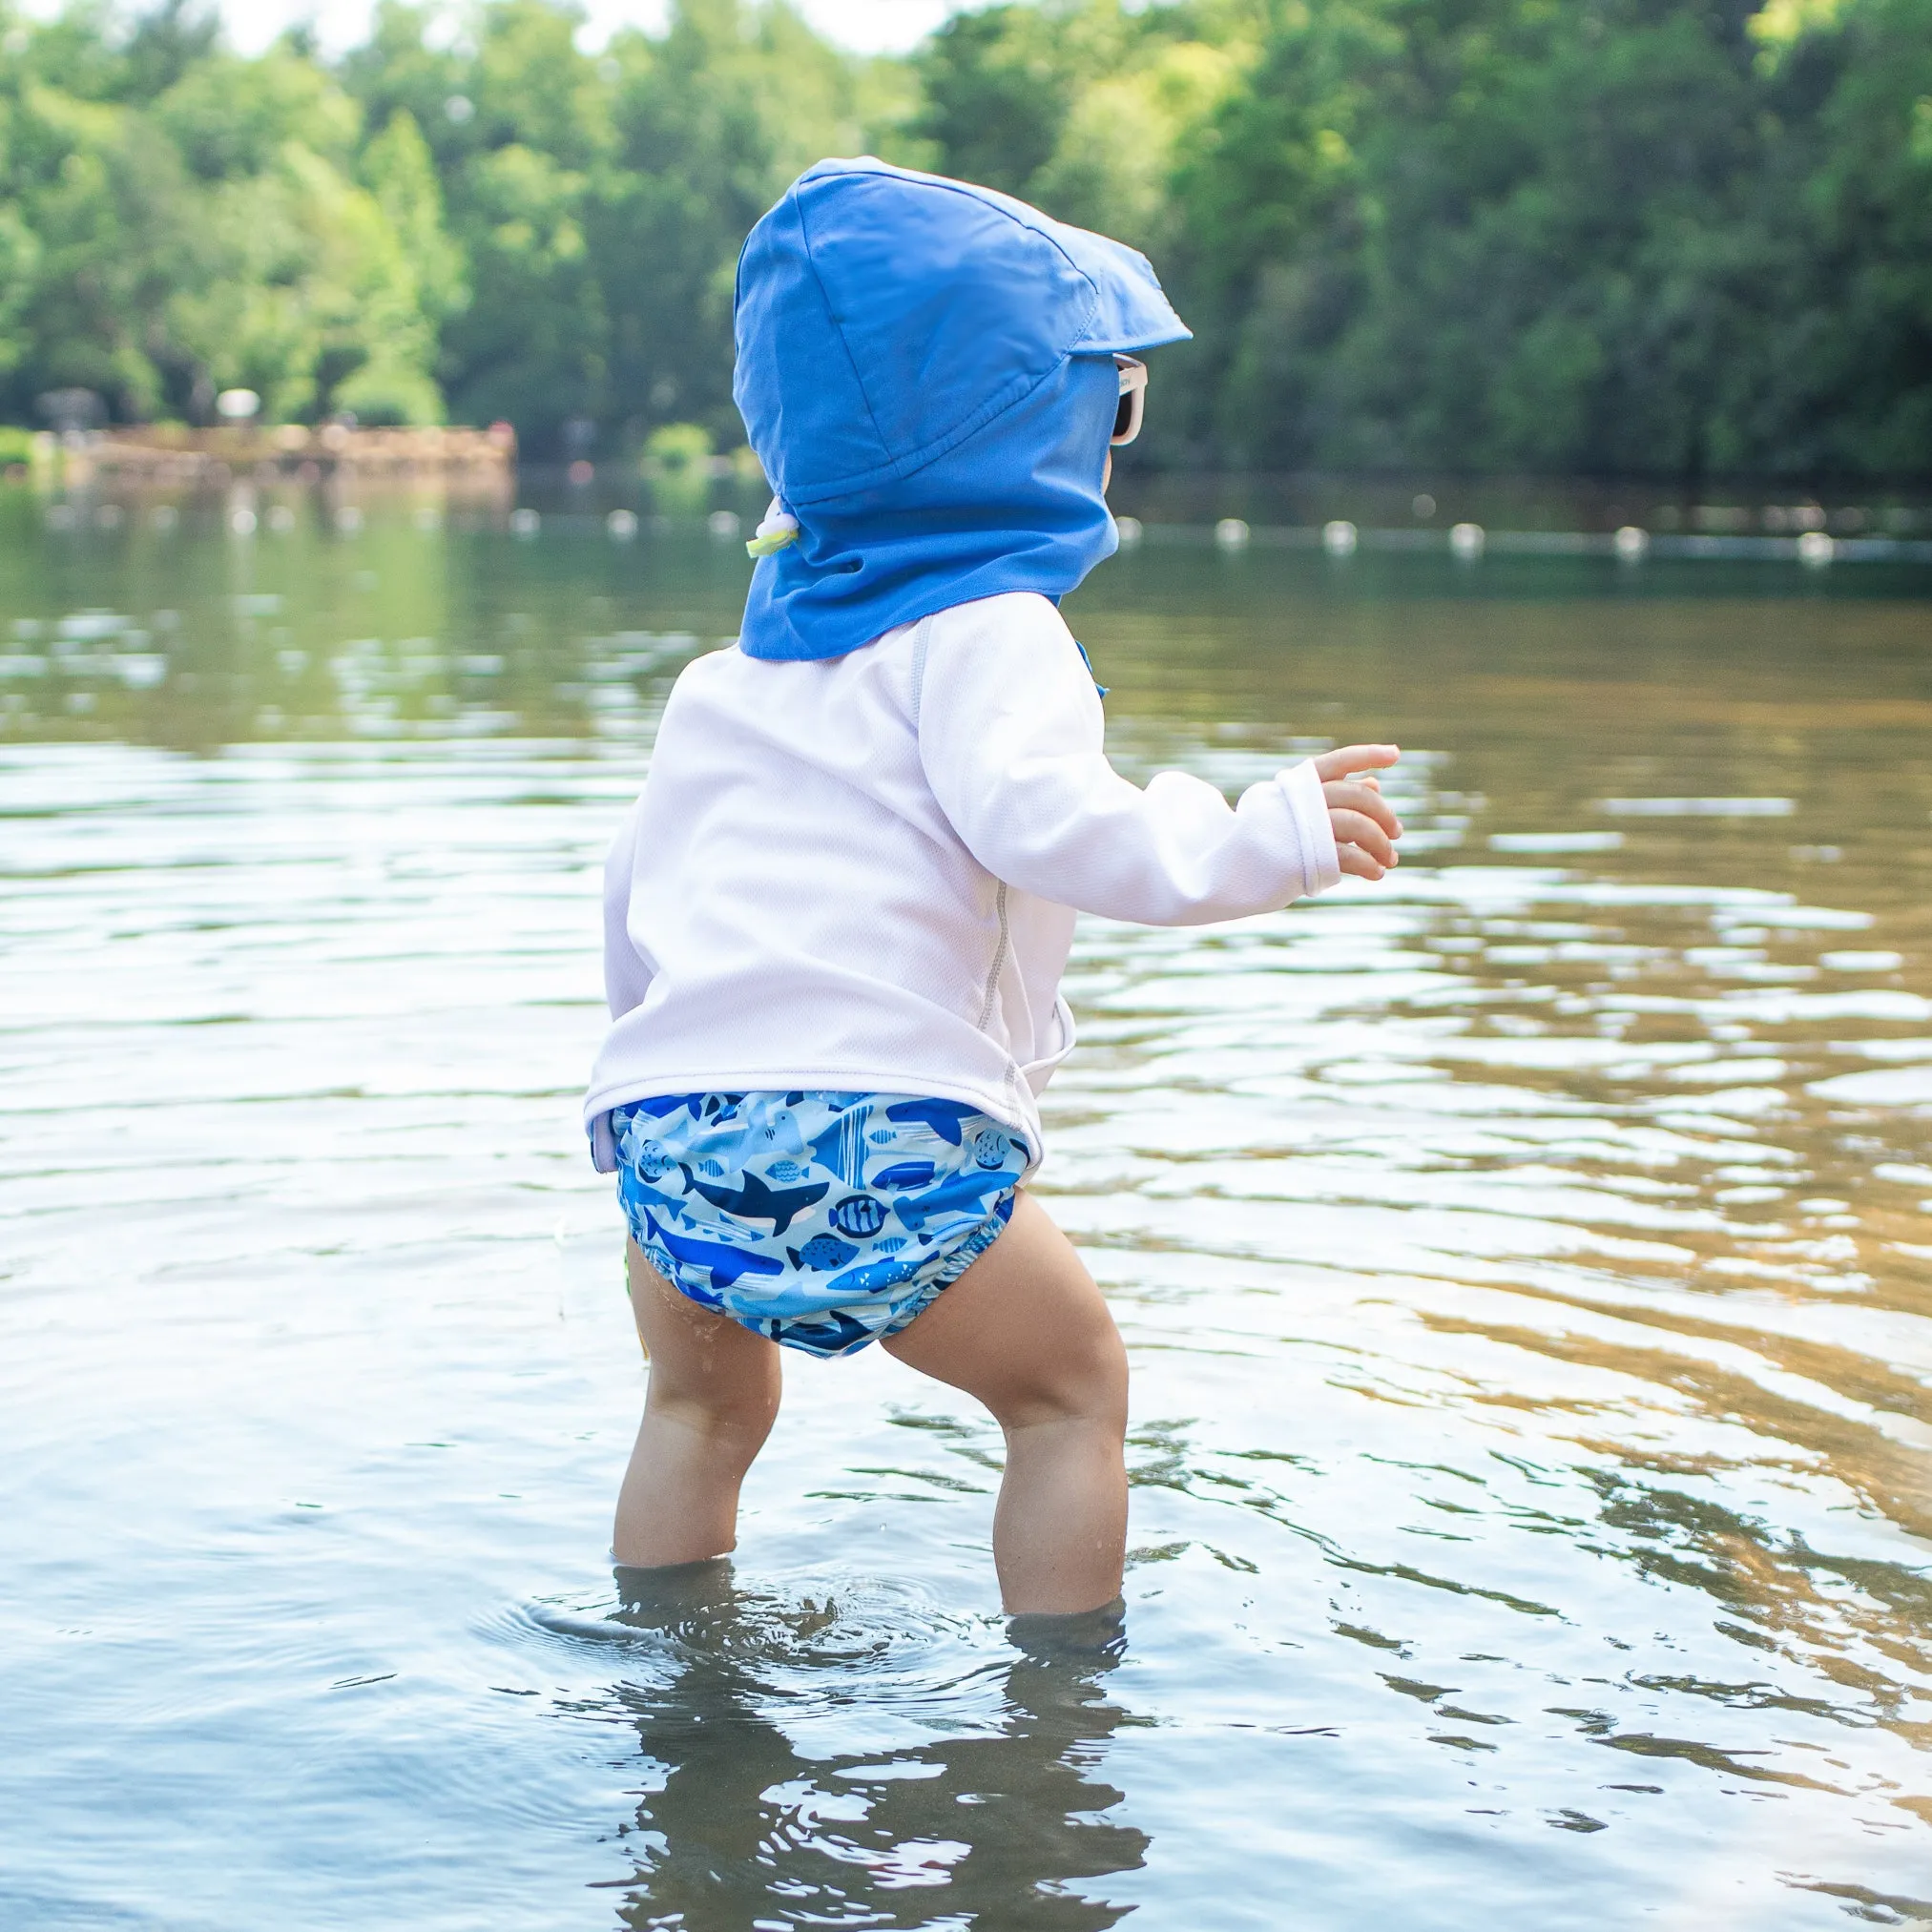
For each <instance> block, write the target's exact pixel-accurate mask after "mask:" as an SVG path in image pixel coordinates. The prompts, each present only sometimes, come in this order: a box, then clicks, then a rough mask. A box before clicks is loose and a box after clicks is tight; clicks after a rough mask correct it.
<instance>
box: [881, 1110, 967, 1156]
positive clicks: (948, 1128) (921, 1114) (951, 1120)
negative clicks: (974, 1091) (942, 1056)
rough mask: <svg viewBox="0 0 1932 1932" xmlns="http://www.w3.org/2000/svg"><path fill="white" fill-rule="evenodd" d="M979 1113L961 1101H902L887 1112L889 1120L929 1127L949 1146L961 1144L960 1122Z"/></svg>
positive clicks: (886, 1115)
mask: <svg viewBox="0 0 1932 1932" xmlns="http://www.w3.org/2000/svg"><path fill="white" fill-rule="evenodd" d="M978 1111H979V1109H978V1108H977V1107H968V1106H966V1104H965V1102H964V1101H959V1100H902V1101H900V1102H899V1103H898V1105H897V1106H895V1107H888V1108H887V1109H886V1110H885V1117H886V1119H887V1120H897V1121H902V1122H903V1121H915V1122H917V1123H918V1124H919V1125H920V1126H921V1127H929V1128H931V1129H932V1131H933V1132H935V1133H936V1134H938V1135H939V1137H940V1139H942V1140H943V1141H945V1142H946V1144H947V1145H948V1146H951V1147H957V1146H958V1145H959V1144H960V1122H961V1121H963V1120H970V1119H971V1118H972V1117H973V1115H974V1114H976V1113H977V1112H978Z"/></svg>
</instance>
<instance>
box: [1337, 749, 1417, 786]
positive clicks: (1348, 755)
mask: <svg viewBox="0 0 1932 1932" xmlns="http://www.w3.org/2000/svg"><path fill="white" fill-rule="evenodd" d="M1401 757H1402V747H1401V746H1400V745H1393V744H1345V745H1341V746H1339V747H1338V748H1337V749H1336V750H1334V751H1331V752H1322V753H1321V754H1320V755H1319V757H1318V758H1316V760H1315V771H1316V775H1317V776H1318V777H1319V778H1320V779H1322V780H1323V781H1324V782H1326V781H1327V780H1328V779H1345V778H1347V777H1348V775H1349V774H1350V773H1351V772H1380V771H1386V770H1387V769H1388V767H1389V766H1390V765H1392V764H1394V763H1395V761H1396V760H1397V759H1398V758H1401Z"/></svg>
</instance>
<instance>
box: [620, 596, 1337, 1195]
mask: <svg viewBox="0 0 1932 1932" xmlns="http://www.w3.org/2000/svg"><path fill="white" fill-rule="evenodd" d="M1101 739H1102V719H1101V711H1100V698H1099V695H1098V693H1097V692H1096V691H1095V690H1094V686H1093V678H1092V675H1091V673H1090V671H1089V670H1088V668H1087V664H1086V661H1085V660H1084V659H1083V657H1082V656H1081V654H1080V649H1079V646H1078V645H1077V644H1075V643H1074V641H1073V637H1072V634H1071V633H1070V631H1069V630H1068V629H1067V626H1066V623H1065V622H1064V621H1063V620H1062V618H1061V616H1060V613H1059V612H1058V610H1056V609H1055V608H1054V606H1053V605H1052V604H1051V603H1050V602H1049V600H1048V599H1047V598H1045V597H1043V596H1039V595H1037V594H1035V593H1033V592H1010V593H1008V594H1006V595H1003V596H997V597H987V598H984V599H982V600H980V601H979V602H977V603H971V604H960V605H957V606H955V607H954V608H953V609H951V610H948V611H942V612H940V613H937V614H936V615H934V616H930V617H924V618H921V619H920V620H919V621H918V622H917V623H913V624H904V625H901V626H900V627H899V628H898V629H896V630H893V631H888V632H887V633H886V634H885V635H884V636H883V637H881V638H879V639H878V640H876V641H875V642H874V643H871V644H868V645H866V646H864V647H863V648H862V649H860V650H857V651H853V652H850V653H848V654H846V655H845V656H842V657H829V658H819V659H814V660H811V661H808V662H803V663H780V662H773V661H770V660H764V659H757V658H752V657H747V656H746V655H745V654H743V653H742V652H741V651H738V650H737V649H736V648H731V649H726V650H722V651H715V652H712V653H710V654H708V655H706V656H703V657H699V658H696V659H695V660H694V661H693V662H692V663H691V664H690V665H689V666H687V667H686V669H685V671H684V672H683V674H682V675H680V676H679V678H678V680H677V682H676V685H675V687H674V689H673V691H672V694H671V698H670V701H669V703H668V704H667V705H666V706H665V711H664V717H663V721H662V723H661V725H660V726H659V729H658V733H657V743H656V749H655V751H654V754H653V756H652V760H651V769H650V775H649V777H648V779H647V780H646V782H645V786H644V791H643V795H642V797H640V798H639V799H638V800H637V802H636V805H635V806H634V808H633V810H632V812H631V815H630V817H629V819H628V820H627V821H626V822H625V825H624V827H623V829H622V831H620V832H619V834H618V835H617V840H616V842H615V844H614V845H613V847H612V850H611V856H610V860H609V862H608V863H607V865H606V867H605V875H604V983H605V990H606V993H607V996H608V998H609V1001H610V1007H611V1017H612V1022H613V1024H612V1027H611V1030H610V1033H609V1034H608V1036H607V1037H606V1039H605V1041H604V1046H603V1049H602V1050H601V1051H600V1052H599V1054H598V1055H597V1061H596V1066H595V1068H594V1070H593V1071H592V1079H591V1088H590V1091H589V1093H588V1094H587V1095H586V1097H585V1102H584V1117H585V1122H586V1124H587V1126H588V1127H589V1128H590V1130H591V1135H592V1147H593V1150H594V1153H595V1157H596V1161H597V1165H598V1166H599V1167H601V1168H604V1169H606V1170H607V1171H608V1170H609V1169H610V1168H612V1167H614V1166H615V1164H616V1163H615V1157H614V1153H613V1148H612V1145H611V1135H610V1127H609V1120H608V1114H609V1111H610V1109H611V1108H613V1107H614V1106H617V1105H619V1104H620V1103H622V1102H625V1101H631V1100H641V1099H644V1098H646V1097H648V1096H651V1095H654V1094H662V1093H691V1092H700V1091H709V1092H721V1091H729V1092H737V1091H771V1090H779V1091H782V1090H787V1089H795V1088H806V1089H830V1090H834V1091H850V1092H867V1093H912V1094H919V1095H922V1096H930V1097H932V1098H936V1099H943V1100H959V1101H964V1102H966V1103H967V1104H968V1105H970V1106H973V1107H975V1108H977V1109H979V1110H980V1111H982V1112H985V1113H987V1114H990V1115H992V1116H993V1117H994V1118H995V1119H998V1120H1001V1121H1004V1122H1005V1123H1006V1124H1007V1125H1008V1126H1010V1127H1012V1128H1014V1129H1016V1130H1017V1131H1018V1132H1020V1133H1021V1134H1022V1135H1023V1136H1024V1137H1026V1138H1027V1142H1028V1147H1029V1148H1030V1149H1031V1151H1032V1153H1033V1157H1034V1161H1035V1163H1037V1161H1038V1159H1039V1155H1040V1151H1041V1134H1040V1114H1039V1095H1040V1093H1041V1092H1042V1091H1044V1089H1045V1088H1046V1085H1047V1082H1048V1080H1049V1078H1050V1077H1051V1075H1052V1072H1053V1070H1054V1069H1055V1068H1056V1067H1057V1066H1058V1065H1059V1064H1060V1062H1061V1061H1062V1060H1064V1059H1065V1058H1066V1057H1067V1054H1068V1053H1069V1051H1070V1049H1071V1048H1072V1045H1073V1019H1072V1015H1071V1014H1070V1012H1069V1011H1068V1009H1067V1003H1066V1001H1065V1000H1064V999H1062V998H1061V997H1060V977H1061V974H1062V973H1063V972H1064V971H1065V969H1066V965H1067V954H1068V950H1069V947H1070V945H1071V943H1072V937H1073V920H1074V915H1075V913H1076V912H1094V913H1100V914H1102V915H1104V916H1105V917H1107V918H1109V919H1120V920H1132V921H1137V922H1140V923H1142V924H1151V925H1194V924H1205V923H1207V922H1209V921H1213V920H1223V919H1237V918H1241V917H1243V916H1244V915H1247V914H1250V913H1256V912H1264V911H1273V910H1275V909H1276V908H1278V907H1279V906H1282V905H1285V904H1288V902H1289V901H1290V900H1293V899H1298V898H1302V897H1304V896H1306V895H1308V894H1311V893H1316V892H1320V891H1323V890H1325V889H1326V888H1327V887H1328V886H1330V885H1332V884H1334V883H1335V882H1336V881H1337V880H1338V879H1339V878H1340V876H1341V873H1340V865H1339V863H1338V862H1337V859H1336V849H1335V839H1334V835H1333V832H1332V830H1331V828H1330V825H1329V820H1328V811H1327V806H1326V803H1325V801H1324V800H1323V798H1322V793H1321V784H1320V780H1319V779H1318V777H1317V776H1316V773H1315V768H1314V766H1313V765H1312V764H1308V763H1302V764H1298V765H1295V766H1292V767H1291V768H1289V769H1288V770H1285V771H1283V772H1280V773H1278V775H1277V776H1276V777H1275V778H1273V779H1268V780H1266V781H1265V782H1263V783H1260V784H1257V785H1253V786H1251V787H1250V788H1249V789H1248V790H1247V791H1246V792H1244V793H1243V794H1242V796H1241V800H1240V802H1239V804H1238V805H1236V806H1234V807H1232V808H1231V807H1230V806H1229V804H1228V802H1227V800H1225V799H1223V798H1222V796H1221V795H1220V793H1219V792H1217V791H1216V790H1215V788H1214V787H1213V786H1212V785H1209V784H1207V783H1205V782H1203V781H1202V780H1201V779H1196V778H1193V777H1190V776H1189V775H1188V774H1187V773H1184V772H1174V771H1169V772H1161V773H1160V774H1158V775H1157V776H1156V777H1155V778H1154V779H1153V781H1152V783H1150V784H1149V785H1148V786H1147V787H1146V789H1145V790H1142V789H1141V788H1140V787H1139V786H1137V785H1133V784H1131V783H1129V781H1128V780H1127V779H1123V778H1121V777H1120V776H1119V774H1118V773H1116V772H1115V771H1114V770H1113V768H1112V767H1111V765H1110V764H1109V763H1108V762H1107V758H1106V755H1105V753H1104V752H1103V750H1102V746H1101Z"/></svg>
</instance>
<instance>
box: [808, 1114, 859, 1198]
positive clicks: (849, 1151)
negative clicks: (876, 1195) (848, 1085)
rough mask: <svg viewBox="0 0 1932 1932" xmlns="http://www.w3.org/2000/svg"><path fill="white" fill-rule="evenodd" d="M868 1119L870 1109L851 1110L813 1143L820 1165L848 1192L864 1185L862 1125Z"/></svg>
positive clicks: (813, 1150)
mask: <svg viewBox="0 0 1932 1932" xmlns="http://www.w3.org/2000/svg"><path fill="white" fill-rule="evenodd" d="M871 1117H872V1110H871V1108H869V1107H853V1108H851V1109H849V1110H847V1111H845V1112H843V1113H841V1114H840V1116H839V1117H838V1119H836V1120H835V1121H833V1123H832V1124H831V1126H829V1127H828V1128H826V1129H825V1131H824V1132H822V1133H821V1134H819V1135H818V1136H817V1137H816V1138H815V1139H814V1140H813V1142H812V1153H814V1155H816V1156H817V1158H818V1162H819V1165H820V1166H821V1167H827V1168H830V1169H831V1170H832V1172H833V1173H834V1174H837V1175H838V1176H839V1178H840V1179H841V1181H843V1182H844V1183H845V1185H846V1186H847V1187H848V1188H862V1187H863V1186H864V1185H865V1123H866V1122H867V1121H868V1120H870V1119H871Z"/></svg>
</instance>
